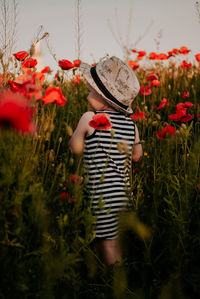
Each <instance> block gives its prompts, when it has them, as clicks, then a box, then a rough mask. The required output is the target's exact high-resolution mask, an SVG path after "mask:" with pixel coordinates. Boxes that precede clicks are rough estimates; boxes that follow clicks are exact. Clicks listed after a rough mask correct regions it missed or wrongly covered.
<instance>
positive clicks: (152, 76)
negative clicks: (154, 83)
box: [147, 72, 158, 80]
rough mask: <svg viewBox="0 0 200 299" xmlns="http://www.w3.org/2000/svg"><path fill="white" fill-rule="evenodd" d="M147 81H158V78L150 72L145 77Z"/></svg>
mask: <svg viewBox="0 0 200 299" xmlns="http://www.w3.org/2000/svg"><path fill="white" fill-rule="evenodd" d="M147 80H158V76H157V75H156V74H155V73H154V72H152V73H150V74H149V75H148V76H147Z"/></svg>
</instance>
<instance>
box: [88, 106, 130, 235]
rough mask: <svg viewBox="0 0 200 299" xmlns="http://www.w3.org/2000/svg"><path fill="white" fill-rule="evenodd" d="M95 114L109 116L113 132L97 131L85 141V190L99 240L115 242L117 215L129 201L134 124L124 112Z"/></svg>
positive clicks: (106, 111) (107, 111)
mask: <svg viewBox="0 0 200 299" xmlns="http://www.w3.org/2000/svg"><path fill="white" fill-rule="evenodd" d="M95 113H106V114H108V115H109V116H110V121H111V123H112V128H111V129H109V130H108V131H105V130H95V131H94V133H93V134H92V135H90V136H87V137H86V138H85V149H84V163H85V169H86V176H87V184H86V190H87V194H88V196H89V199H90V200H91V204H92V213H93V215H94V216H97V221H96V237H97V238H104V239H115V238H116V237H117V234H118V214H119V212H120V211H121V210H122V209H123V208H124V207H125V206H126V204H127V201H128V197H127V188H129V187H130V182H129V180H130V179H129V174H130V169H131V160H132V147H133V143H134V140H135V124H134V122H133V120H132V119H131V118H130V117H129V116H126V115H124V114H123V113H121V112H117V111H109V110H105V111H96V112H95ZM113 130H114V131H113Z"/></svg>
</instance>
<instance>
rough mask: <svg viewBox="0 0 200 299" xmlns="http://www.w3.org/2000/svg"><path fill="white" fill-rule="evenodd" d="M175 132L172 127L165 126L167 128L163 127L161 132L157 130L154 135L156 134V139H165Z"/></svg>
mask: <svg viewBox="0 0 200 299" xmlns="http://www.w3.org/2000/svg"><path fill="white" fill-rule="evenodd" d="M175 132H176V131H175V128H174V127H173V126H170V125H167V126H165V127H163V129H162V131H161V130H158V131H157V132H156V133H157V136H158V139H165V138H166V137H167V136H169V135H170V136H172V135H174V134H175Z"/></svg>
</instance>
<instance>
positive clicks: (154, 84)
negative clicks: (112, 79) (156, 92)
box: [151, 80, 160, 87]
mask: <svg viewBox="0 0 200 299" xmlns="http://www.w3.org/2000/svg"><path fill="white" fill-rule="evenodd" d="M159 85H160V81H159V80H152V81H151V87H153V86H159Z"/></svg>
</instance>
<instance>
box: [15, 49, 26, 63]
mask: <svg viewBox="0 0 200 299" xmlns="http://www.w3.org/2000/svg"><path fill="white" fill-rule="evenodd" d="M13 55H14V56H15V58H16V59H17V60H19V61H22V60H24V59H26V57H28V53H27V52H26V51H19V52H17V53H15V54H13Z"/></svg>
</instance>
